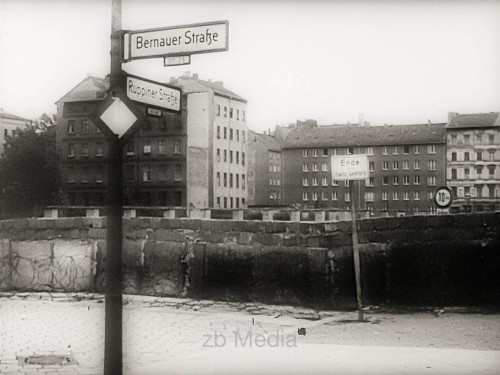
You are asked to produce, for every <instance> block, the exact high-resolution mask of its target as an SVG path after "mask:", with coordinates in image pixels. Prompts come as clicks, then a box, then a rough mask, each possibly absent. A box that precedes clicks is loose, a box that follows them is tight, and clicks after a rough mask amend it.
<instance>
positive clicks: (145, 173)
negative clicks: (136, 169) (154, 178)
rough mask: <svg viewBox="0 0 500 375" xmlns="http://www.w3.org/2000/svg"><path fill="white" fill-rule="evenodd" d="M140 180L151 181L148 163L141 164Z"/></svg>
mask: <svg viewBox="0 0 500 375" xmlns="http://www.w3.org/2000/svg"><path fill="white" fill-rule="evenodd" d="M142 181H143V182H148V181H151V168H150V167H149V165H143V166H142Z"/></svg>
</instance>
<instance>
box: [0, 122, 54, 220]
mask: <svg viewBox="0 0 500 375" xmlns="http://www.w3.org/2000/svg"><path fill="white" fill-rule="evenodd" d="M44 117H45V118H44ZM53 124H54V122H53V119H51V118H50V117H48V116H46V115H45V114H44V115H43V116H42V118H41V119H39V120H35V121H34V122H33V123H32V124H29V125H26V127H25V128H24V129H18V131H17V132H16V135H14V136H12V137H7V139H6V144H5V150H4V154H3V157H2V158H1V159H0V193H1V198H2V200H3V202H2V203H3V204H2V208H3V209H2V212H1V214H2V216H4V217H31V216H34V215H36V214H38V213H39V212H40V211H41V210H42V209H43V207H45V206H46V205H50V204H56V203H58V202H57V198H58V182H57V162H56V132H55V126H53Z"/></svg>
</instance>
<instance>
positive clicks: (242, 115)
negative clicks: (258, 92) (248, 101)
mask: <svg viewBox="0 0 500 375" xmlns="http://www.w3.org/2000/svg"><path fill="white" fill-rule="evenodd" d="M241 120H242V121H245V111H241ZM242 199H244V198H242ZM241 203H243V204H245V202H244V200H243V201H241Z"/></svg>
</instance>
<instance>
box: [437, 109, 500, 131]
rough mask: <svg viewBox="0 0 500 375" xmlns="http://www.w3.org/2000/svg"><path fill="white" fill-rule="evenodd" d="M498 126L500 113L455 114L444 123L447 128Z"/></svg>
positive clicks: (499, 124)
mask: <svg viewBox="0 0 500 375" xmlns="http://www.w3.org/2000/svg"><path fill="white" fill-rule="evenodd" d="M494 126H500V113H499V112H490V113H473V114H467V115H461V114H457V115H455V116H454V117H453V118H452V119H451V120H450V122H449V123H448V124H447V125H446V128H447V129H464V128H491V127H494Z"/></svg>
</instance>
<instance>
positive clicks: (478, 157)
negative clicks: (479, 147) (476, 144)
mask: <svg viewBox="0 0 500 375" xmlns="http://www.w3.org/2000/svg"><path fill="white" fill-rule="evenodd" d="M476 160H477V161H481V160H483V153H482V151H478V152H477V154H476Z"/></svg>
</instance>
